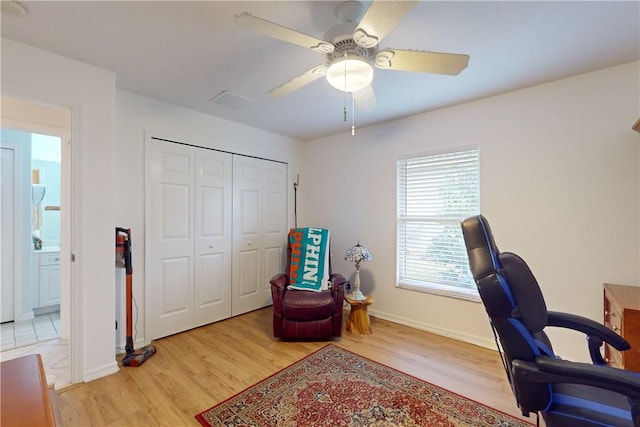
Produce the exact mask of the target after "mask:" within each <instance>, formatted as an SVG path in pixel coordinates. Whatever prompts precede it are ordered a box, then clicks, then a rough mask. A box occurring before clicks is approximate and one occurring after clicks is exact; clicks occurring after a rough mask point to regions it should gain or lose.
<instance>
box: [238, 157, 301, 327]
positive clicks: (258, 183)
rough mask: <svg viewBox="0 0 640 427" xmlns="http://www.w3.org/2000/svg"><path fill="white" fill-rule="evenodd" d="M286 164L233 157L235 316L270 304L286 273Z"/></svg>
mask: <svg viewBox="0 0 640 427" xmlns="http://www.w3.org/2000/svg"><path fill="white" fill-rule="evenodd" d="M286 192H287V165H286V164H284V163H278V162H273V161H267V160H262V159H256V158H251V157H245V156H234V157H233V210H234V213H233V260H234V261H233V287H232V296H231V302H232V313H233V315H234V316H236V315H238V314H242V313H246V312H249V311H252V310H256V309H258V308H262V307H266V306H267V305H270V304H271V285H270V284H269V279H270V278H271V277H272V276H273V275H274V274H276V273H278V272H282V271H284V270H283V268H284V263H285V262H286V253H285V252H286V247H287V246H286V242H287V235H288V230H287V216H286V206H287V194H286Z"/></svg>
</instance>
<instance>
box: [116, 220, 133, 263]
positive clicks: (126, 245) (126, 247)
mask: <svg viewBox="0 0 640 427" xmlns="http://www.w3.org/2000/svg"><path fill="white" fill-rule="evenodd" d="M122 234H126V235H127V236H126V238H125V237H124V236H122ZM118 237H120V238H121V240H123V242H122V243H118ZM116 246H122V247H123V251H122V255H123V257H124V267H125V268H126V270H127V275H131V274H133V266H132V263H131V229H130V228H121V227H116Z"/></svg>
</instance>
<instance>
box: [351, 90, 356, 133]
mask: <svg viewBox="0 0 640 427" xmlns="http://www.w3.org/2000/svg"><path fill="white" fill-rule="evenodd" d="M355 99H356V97H355V95H354V94H353V92H351V136H354V135H355V134H356V101H355Z"/></svg>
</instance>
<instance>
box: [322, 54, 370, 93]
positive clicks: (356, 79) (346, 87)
mask: <svg viewBox="0 0 640 427" xmlns="http://www.w3.org/2000/svg"><path fill="white" fill-rule="evenodd" d="M372 80H373V68H372V67H371V65H370V64H369V63H368V62H367V61H365V60H363V59H361V58H358V57H346V58H341V59H338V60H337V61H335V62H334V63H333V64H331V65H329V68H328V69H327V81H328V82H329V84H330V85H331V86H333V87H335V88H336V89H338V90H341V91H343V92H357V91H359V90H360V89H364V88H365V87H366V86H367V85H368V84H369V83H371V81H372Z"/></svg>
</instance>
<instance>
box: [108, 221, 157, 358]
mask: <svg viewBox="0 0 640 427" xmlns="http://www.w3.org/2000/svg"><path fill="white" fill-rule="evenodd" d="M116 254H117V255H118V257H122V259H123V260H124V268H125V269H126V277H127V292H126V297H125V298H126V300H127V343H126V345H125V347H124V349H125V352H126V354H125V356H124V359H122V364H123V365H124V366H134V367H135V366H140V365H142V364H143V363H144V362H145V361H146V360H147V359H148V358H150V357H151V356H153V354H154V353H155V352H156V348H155V347H154V346H152V345H147V346H144V347H142V348H140V349H138V350H134V348H133V332H132V331H133V322H132V318H133V313H132V308H131V302H132V301H133V279H132V275H133V267H132V265H131V230H130V229H126V228H116Z"/></svg>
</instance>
